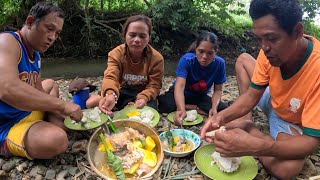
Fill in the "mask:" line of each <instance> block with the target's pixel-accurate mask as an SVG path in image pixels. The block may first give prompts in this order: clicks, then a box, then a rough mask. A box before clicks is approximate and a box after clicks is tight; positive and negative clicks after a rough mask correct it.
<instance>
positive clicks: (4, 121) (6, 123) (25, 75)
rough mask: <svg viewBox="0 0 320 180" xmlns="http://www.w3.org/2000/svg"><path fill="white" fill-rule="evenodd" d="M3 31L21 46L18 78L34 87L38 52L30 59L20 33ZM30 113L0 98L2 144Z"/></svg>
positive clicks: (37, 71)
mask: <svg viewBox="0 0 320 180" xmlns="http://www.w3.org/2000/svg"><path fill="white" fill-rule="evenodd" d="M4 33H10V34H12V35H13V36H14V37H15V38H16V39H17V41H18V43H19V45H20V48H21V54H20V60H19V61H18V71H19V79H20V80H21V81H23V82H25V83H27V84H29V85H31V86H33V87H35V84H36V81H37V79H38V76H39V73H40V64H41V60H40V55H39V52H37V51H36V52H35V53H34V60H31V59H30V58H29V56H28V52H27V49H26V48H25V46H24V44H23V43H22V40H21V37H20V35H19V34H18V33H17V32H12V31H5V32H4ZM17 91H19V89H17ZM26 103H28V102H26ZM30 113H31V112H30V111H22V110H19V109H17V108H15V107H12V106H10V105H9V104H7V103H5V102H3V101H2V100H1V99H0V144H2V143H3V141H4V139H5V138H6V137H7V135H8V132H9V130H10V129H11V127H12V126H14V125H15V124H16V123H18V122H19V121H20V120H21V119H23V118H25V117H26V116H28V115H29V114H30Z"/></svg>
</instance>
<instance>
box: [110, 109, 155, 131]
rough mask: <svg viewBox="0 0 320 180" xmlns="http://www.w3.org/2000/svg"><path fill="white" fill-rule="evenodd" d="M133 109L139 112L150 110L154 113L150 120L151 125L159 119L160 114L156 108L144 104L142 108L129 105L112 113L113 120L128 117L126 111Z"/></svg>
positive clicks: (153, 125)
mask: <svg viewBox="0 0 320 180" xmlns="http://www.w3.org/2000/svg"><path fill="white" fill-rule="evenodd" d="M133 109H135V110H137V111H139V112H141V111H143V110H149V109H150V110H151V111H152V112H153V113H154V116H153V119H152V120H151V127H155V126H156V125H157V124H158V123H159V120H160V115H159V113H158V111H157V110H155V109H153V108H152V107H150V106H144V107H143V108H142V109H137V108H135V107H134V106H133V105H129V106H126V107H124V108H123V109H122V110H121V111H119V112H116V113H114V116H113V120H116V119H128V116H127V113H128V112H130V111H132V110H133Z"/></svg>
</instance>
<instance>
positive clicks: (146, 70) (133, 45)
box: [86, 15, 164, 114]
mask: <svg viewBox="0 0 320 180" xmlns="http://www.w3.org/2000/svg"><path fill="white" fill-rule="evenodd" d="M151 29H152V23H151V20H150V18H148V17H147V16H144V15H135V16H131V17H129V18H128V19H127V21H126V22H125V23H124V26H123V32H122V35H123V38H124V40H125V43H124V44H121V45H119V46H117V47H116V48H114V49H113V50H112V51H110V52H109V54H108V67H107V69H106V70H105V71H104V78H103V81H102V87H101V96H99V95H92V96H91V97H90V98H89V99H88V100H87V103H86V105H87V108H93V107H95V106H98V105H99V107H100V109H101V110H102V111H103V112H105V113H108V114H110V113H112V112H111V110H112V109H113V108H114V107H116V108H117V109H122V108H123V107H124V106H126V105H127V104H128V103H129V102H134V105H135V106H136V107H137V108H142V107H144V106H145V105H148V106H151V107H153V108H155V109H157V96H158V95H159V92H160V89H161V85H162V78H163V71H164V60H163V57H162V55H161V54H160V53H159V52H158V51H156V50H155V49H154V48H153V47H151V46H150V45H149V44H148V43H149V41H150V35H151Z"/></svg>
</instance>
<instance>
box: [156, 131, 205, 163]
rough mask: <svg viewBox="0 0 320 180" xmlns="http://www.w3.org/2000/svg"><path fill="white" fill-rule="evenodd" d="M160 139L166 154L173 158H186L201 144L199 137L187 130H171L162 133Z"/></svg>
mask: <svg viewBox="0 0 320 180" xmlns="http://www.w3.org/2000/svg"><path fill="white" fill-rule="evenodd" d="M159 138H160V140H161V142H162V145H163V150H164V153H165V154H166V155H170V156H172V157H185V156H187V155H189V154H191V153H192V152H193V151H194V150H196V149H197V148H198V147H199V146H200V144H201V141H200V137H199V135H197V134H196V133H194V132H192V131H190V130H187V129H171V130H170V131H165V132H162V133H161V134H160V135H159Z"/></svg>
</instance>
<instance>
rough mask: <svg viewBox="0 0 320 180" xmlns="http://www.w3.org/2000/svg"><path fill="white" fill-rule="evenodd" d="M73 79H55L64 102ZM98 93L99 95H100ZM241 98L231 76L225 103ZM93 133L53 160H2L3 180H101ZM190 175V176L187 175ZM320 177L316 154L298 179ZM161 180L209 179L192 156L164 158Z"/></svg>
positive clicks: (263, 126) (76, 135)
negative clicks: (89, 150)
mask: <svg viewBox="0 0 320 180" xmlns="http://www.w3.org/2000/svg"><path fill="white" fill-rule="evenodd" d="M87 80H88V81H89V82H90V83H91V84H94V85H97V86H98V87H99V88H98V90H99V89H100V84H101V80H102V77H92V78H87ZM172 80H173V77H166V78H164V80H163V88H162V91H161V92H164V91H165V90H166V89H168V88H169V87H170V85H171V83H172ZM70 81H71V80H70V79H56V82H57V83H58V84H59V86H60V97H61V98H62V99H64V100H71V98H72V96H71V94H69V93H68V91H67V90H68V85H69V83H70ZM98 90H97V91H98ZM237 96H238V90H237V86H236V79H235V77H234V76H228V81H227V83H226V84H225V86H224V91H223V97H222V100H223V101H225V102H229V103H232V102H233V101H234V100H235V99H236V98H237ZM253 114H254V121H255V124H256V126H257V127H258V128H259V129H260V130H262V131H264V132H268V124H267V121H266V118H265V117H264V116H263V114H262V113H261V112H259V111H258V110H255V111H254V113H253ZM167 124H168V121H166V120H165V118H164V117H162V118H161V120H160V122H159V124H158V125H157V126H156V127H155V128H156V130H157V131H158V132H159V133H160V132H163V131H165V130H167ZM202 125H203V124H200V125H199V126H192V127H186V128H187V129H190V130H192V131H194V132H196V133H199V132H200V128H201V126H202ZM90 133H91V132H90V131H85V132H72V133H70V134H69V140H70V141H69V147H68V150H67V152H66V153H65V154H62V155H60V156H58V157H56V158H55V159H52V160H33V161H30V160H28V159H26V158H21V157H12V158H8V159H3V158H1V159H0V179H16V180H20V179H22V180H28V179H32V180H42V179H57V180H65V179H66V180H71V179H81V180H82V179H84V180H85V179H88V180H95V179H97V180H99V179H101V178H99V177H98V176H97V175H96V174H95V173H94V172H93V171H91V170H90V165H89V163H88V161H87V159H86V146H87V143H88V139H89V137H90ZM258 166H259V171H258V175H257V176H256V178H255V179H257V180H267V179H270V175H269V174H267V173H266V171H265V170H264V169H263V167H262V166H261V164H260V163H258ZM187 172H188V173H187ZM318 174H320V154H318V152H317V153H314V154H313V155H311V156H310V157H308V158H307V159H306V164H305V167H304V169H303V171H302V172H301V174H300V175H299V176H298V177H297V179H299V180H303V179H309V177H312V176H315V175H318ZM157 177H159V178H158V179H194V180H196V179H197V180H201V179H206V177H205V176H204V175H202V174H201V173H200V172H199V170H198V169H197V168H196V166H195V164H194V161H193V155H189V156H187V157H184V158H170V157H165V160H164V162H163V165H162V166H161V167H160V169H159V171H158V173H157ZM319 179H320V178H319Z"/></svg>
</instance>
